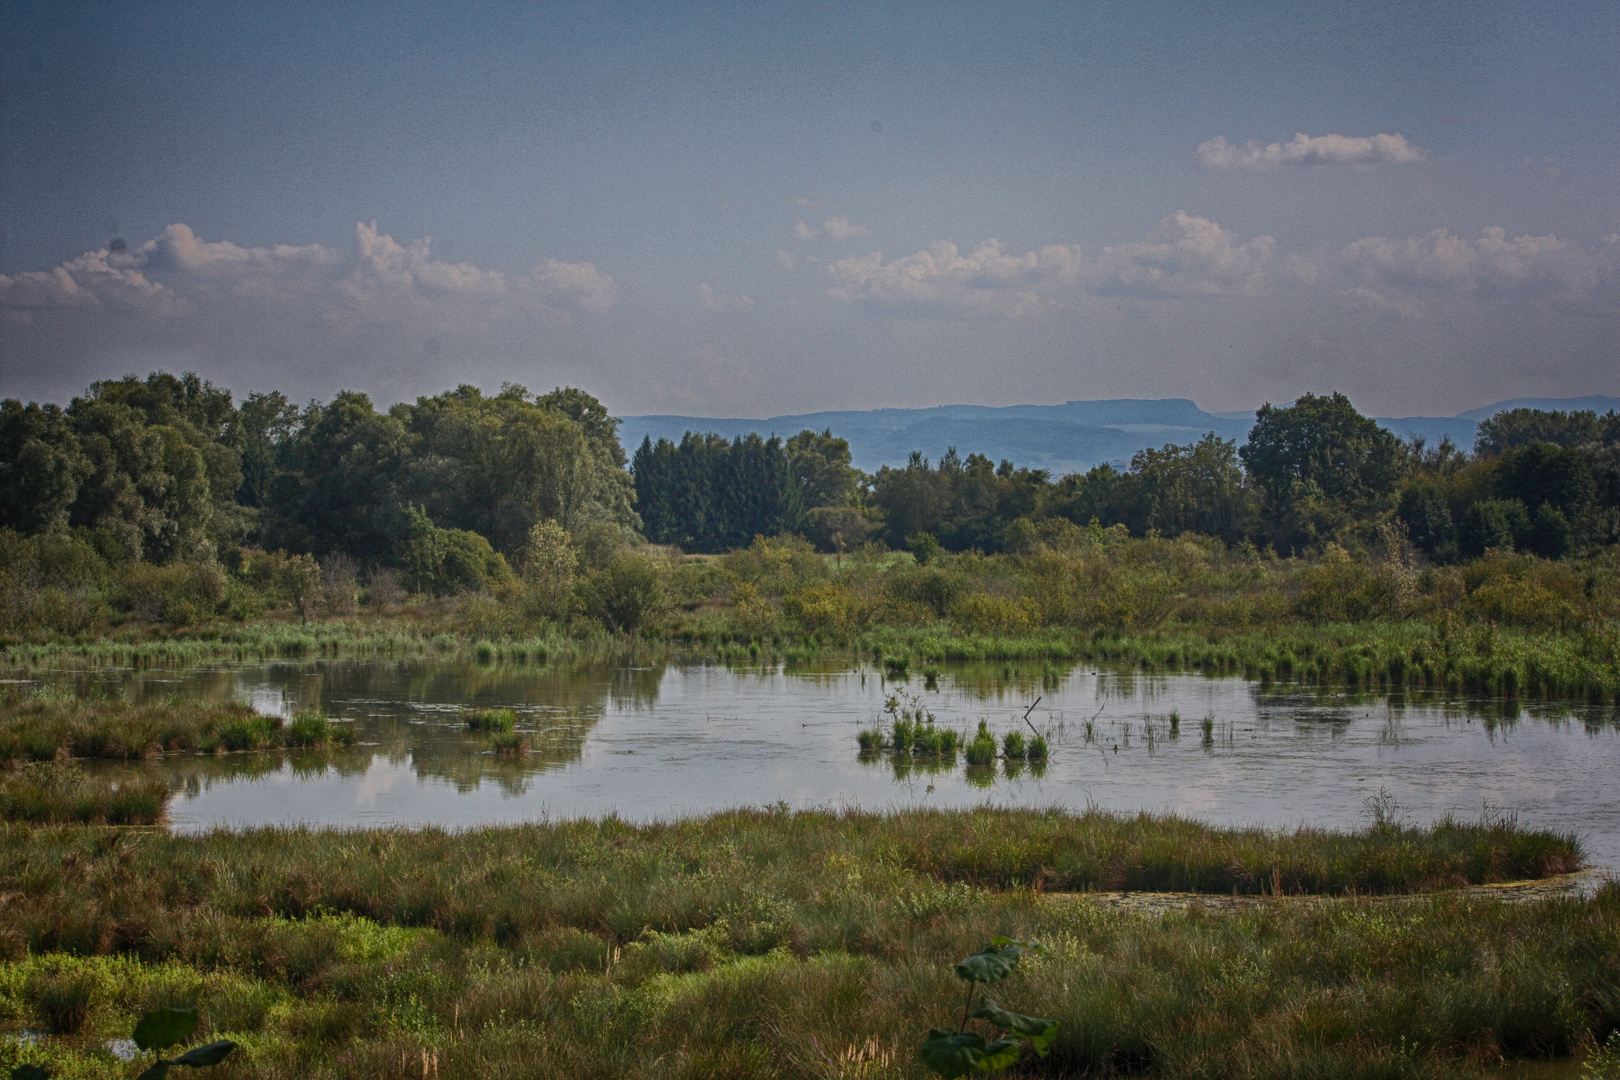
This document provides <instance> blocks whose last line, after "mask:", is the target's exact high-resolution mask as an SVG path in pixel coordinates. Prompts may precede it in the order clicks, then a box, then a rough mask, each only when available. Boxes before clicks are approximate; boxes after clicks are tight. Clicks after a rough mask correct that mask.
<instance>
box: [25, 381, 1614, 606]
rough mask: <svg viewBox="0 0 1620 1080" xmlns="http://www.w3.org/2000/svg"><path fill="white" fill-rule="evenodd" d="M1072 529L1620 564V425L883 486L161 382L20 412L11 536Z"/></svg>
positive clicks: (129, 547)
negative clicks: (1384, 529) (1374, 544)
mask: <svg viewBox="0 0 1620 1080" xmlns="http://www.w3.org/2000/svg"><path fill="white" fill-rule="evenodd" d="M1058 519H1063V520H1067V521H1069V522H1072V523H1074V524H1076V525H1081V526H1086V525H1089V524H1091V523H1093V522H1095V523H1097V524H1099V525H1100V526H1103V527H1110V526H1114V525H1122V526H1124V527H1125V528H1126V529H1127V530H1128V531H1129V532H1130V533H1132V534H1133V535H1138V536H1143V535H1148V534H1151V533H1157V534H1159V535H1165V536H1174V535H1180V534H1183V533H1196V534H1200V535H1205V536H1210V537H1214V538H1217V539H1219V540H1221V541H1223V542H1224V543H1226V544H1228V545H1241V544H1253V545H1255V546H1256V547H1267V546H1269V547H1271V548H1273V549H1275V550H1276V551H1277V552H1279V553H1280V554H1295V553H1302V552H1305V551H1309V550H1315V549H1320V548H1321V547H1323V546H1324V545H1325V544H1327V543H1330V542H1338V543H1341V544H1344V543H1354V542H1355V541H1356V540H1357V538H1358V537H1359V538H1360V539H1361V540H1363V541H1365V540H1366V539H1368V538H1369V537H1370V536H1371V533H1372V530H1373V529H1375V528H1376V527H1377V526H1379V525H1380V524H1384V523H1388V522H1391V521H1393V522H1396V523H1398V524H1399V525H1400V527H1402V528H1403V529H1404V530H1405V532H1406V535H1407V536H1408V538H1409V540H1410V542H1411V543H1412V545H1414V546H1415V547H1416V548H1417V549H1419V550H1421V551H1423V552H1424V553H1426V555H1427V556H1428V557H1430V558H1431V559H1434V560H1436V561H1441V562H1445V561H1457V560H1463V559H1467V558H1471V557H1474V556H1477V555H1479V554H1481V553H1483V552H1484V551H1486V550H1490V549H1501V548H1513V549H1517V550H1521V551H1528V552H1533V553H1535V554H1538V555H1542V556H1545V557H1550V558H1556V557H1560V556H1562V555H1565V554H1569V553H1571V552H1573V551H1575V550H1578V549H1581V548H1589V547H1592V546H1595V545H1603V544H1612V543H1615V542H1616V540H1617V539H1620V418H1617V417H1616V415H1615V414H1614V413H1612V412H1611V413H1609V414H1607V415H1602V416H1600V415H1597V414H1595V413H1592V412H1570V413H1563V412H1545V411H1540V410H1529V409H1515V410H1511V411H1508V412H1503V413H1499V414H1497V415H1496V416H1494V417H1492V418H1490V419H1489V420H1486V421H1485V422H1483V423H1482V424H1481V425H1480V427H1479V432H1478V437H1477V440H1476V442H1475V445H1474V447H1473V448H1472V450H1471V452H1470V451H1467V450H1464V449H1462V448H1459V447H1456V446H1454V445H1452V444H1451V443H1450V442H1442V443H1441V444H1440V445H1438V446H1432V447H1431V446H1428V445H1426V444H1424V443H1423V442H1422V441H1420V440H1412V441H1406V442H1403V441H1402V440H1401V439H1399V438H1398V437H1396V436H1395V435H1393V434H1391V433H1390V432H1388V431H1385V430H1383V429H1382V428H1381V427H1379V426H1378V425H1377V424H1376V423H1375V422H1374V421H1372V420H1371V419H1369V418H1367V417H1365V416H1362V415H1361V414H1360V413H1358V412H1357V411H1356V409H1355V408H1354V407H1353V406H1352V404H1351V403H1350V401H1349V400H1348V399H1347V398H1345V397H1344V396H1343V395H1342V394H1331V395H1325V396H1318V395H1313V394H1307V395H1305V396H1303V397H1301V398H1300V399H1298V400H1297V401H1296V402H1294V403H1293V404H1291V405H1281V406H1276V405H1267V406H1265V407H1263V408H1261V409H1260V410H1259V411H1258V413H1257V415H1256V424H1255V427H1254V429H1253V430H1252V432H1251V433H1250V435H1249V437H1248V439H1247V441H1246V442H1244V443H1243V444H1242V445H1238V444H1237V442H1236V441H1235V440H1228V439H1221V438H1218V437H1217V436H1215V435H1214V434H1210V435H1207V436H1205V437H1204V438H1203V439H1200V440H1198V441H1197V442H1194V443H1190V444H1187V445H1180V446H1177V445H1169V446H1164V447H1160V448H1154V449H1146V450H1143V451H1141V452H1139V453H1138V454H1137V455H1136V456H1135V457H1134V458H1133V459H1132V460H1131V462H1130V463H1129V465H1128V466H1127V467H1125V468H1123V469H1116V468H1114V467H1112V466H1109V465H1101V466H1098V467H1096V468H1093V469H1091V470H1090V471H1089V472H1086V473H1083V474H1074V475H1069V476H1064V477H1059V478H1054V477H1052V476H1051V475H1049V474H1048V473H1047V472H1045V471H1043V470H1039V469H1030V468H1023V467H1018V466H1015V465H1014V464H1013V463H1012V462H1010V461H1002V462H1000V463H993V462H991V461H990V460H989V459H988V458H986V457H984V456H983V455H980V454H976V453H969V454H968V455H966V456H965V457H963V456H961V455H959V454H958V453H957V451H956V450H954V449H952V450H951V451H949V452H948V453H947V454H945V455H944V456H943V457H942V458H940V459H939V460H938V461H937V462H932V461H929V460H928V459H927V458H925V457H923V456H922V455H921V454H913V455H912V456H911V458H910V460H909V461H908V462H907V463H906V464H904V465H902V466H897V467H896V466H885V467H883V468H880V469H879V470H877V471H876V472H875V473H873V474H866V473H862V472H860V471H859V470H857V469H855V468H853V466H852V465H851V457H850V451H849V444H848V443H847V442H846V441H845V440H843V439H840V438H838V437H836V436H834V435H833V434H832V433H831V432H830V431H823V432H820V433H817V432H813V431H803V432H799V433H797V434H794V435H792V436H790V437H787V438H785V439H784V438H779V437H776V436H771V437H768V438H763V437H761V436H758V435H747V436H740V437H738V438H735V439H732V440H729V441H728V440H726V439H723V438H721V437H719V436H716V435H712V434H703V433H696V432H689V433H687V435H686V436H685V437H684V438H683V439H682V440H681V441H680V442H679V443H674V442H671V441H669V440H659V441H658V442H653V441H651V440H647V441H644V442H643V443H642V444H641V446H640V447H639V448H637V450H636V451H635V454H634V457H633V459H627V457H626V455H625V452H624V449H623V448H622V447H621V445H620V443H619V439H618V422H617V421H616V420H615V419H613V418H612V417H610V416H609V415H608V414H607V410H606V409H605V408H604V407H603V406H602V404H601V403H600V402H599V401H597V400H596V399H595V398H594V397H592V396H591V395H589V394H587V393H585V392H583V391H581V390H577V389H569V388H564V389H557V390H554V391H552V392H550V393H546V394H532V393H530V392H529V391H528V390H527V389H525V388H524V387H521V386H514V385H506V386H503V387H502V389H501V390H500V392H499V393H496V394H493V395H486V394H485V393H483V392H482V391H481V390H479V389H478V388H476V387H472V386H461V387H458V388H456V389H454V390H451V391H447V392H445V393H442V394H438V395H434V396H430V397H421V398H418V399H417V400H416V401H415V402H411V403H400V404H397V405H394V406H392V407H390V408H388V409H386V410H383V411H379V410H377V409H376V408H375V407H374V406H373V404H372V402H371V401H370V399H369V398H368V397H367V396H366V395H364V394H360V393H355V392H343V393H339V394H337V395H336V396H335V397H333V398H332V399H331V400H330V401H326V402H320V401H312V402H310V403H308V404H307V405H304V406H298V405H295V404H294V403H292V402H291V401H289V400H288V399H287V398H286V397H285V396H284V395H282V394H280V393H277V392H269V393H255V394H250V395H248V396H247V397H246V398H245V399H243V400H242V401H241V402H240V404H238V403H236V402H235V400H234V399H233V397H232V395H231V394H230V392H229V391H227V390H225V389H222V388H219V387H215V386H214V385H212V384H211V383H210V382H208V381H207V380H204V379H201V378H199V377H197V376H196V375H183V376H178V377H177V376H173V375H169V374H165V373H162V372H159V373H154V374H152V375H150V376H148V377H147V378H145V379H139V378H136V377H135V376H126V377H124V378H122V379H117V380H107V381H102V382H96V383H93V384H92V385H91V386H90V387H89V388H88V389H87V390H86V391H85V393H84V394H82V395H80V396H78V397H75V398H73V399H72V401H70V402H69V403H68V404H67V405H66V406H65V407H60V406H57V405H54V404H38V403H27V404H24V403H23V402H21V401H17V400H10V399H8V400H6V401H4V402H0V530H6V531H7V532H8V534H9V535H10V536H12V537H14V538H27V537H56V538H68V539H71V540H72V542H73V544H75V545H78V546H77V547H76V548H75V549H74V550H79V551H80V552H81V554H80V555H78V556H74V557H73V558H76V559H81V560H82V559H84V558H93V559H98V560H101V561H103V562H105V563H107V564H109V565H110V564H121V563H144V564H151V565H154V566H163V565H168V564H171V563H173V562H175V561H177V560H191V561H196V562H203V563H210V562H216V561H217V562H219V563H222V564H223V565H225V566H226V567H227V568H229V569H232V570H236V571H238V572H245V571H243V570H242V566H243V564H242V560H243V559H248V560H249V561H251V560H252V559H253V558H256V557H258V556H256V555H255V553H258V552H274V551H281V552H286V553H288V556H289V557H295V556H300V555H307V556H313V557H315V558H316V559H319V560H321V561H322V562H323V563H324V562H328V561H330V560H331V559H333V558H335V557H339V556H341V557H342V558H343V559H346V560H348V561H349V562H350V563H351V564H353V565H354V566H356V567H359V568H361V569H386V570H390V571H393V572H395V573H396V574H398V575H400V576H401V579H402V583H403V585H404V586H405V587H407V588H410V589H412V590H415V591H427V592H457V591H466V590H475V591H476V590H478V589H480V588H487V587H489V586H490V585H491V584H492V583H494V582H497V581H499V580H500V579H502V578H503V577H504V576H507V575H509V574H511V573H512V564H514V563H517V564H521V563H522V562H523V561H524V559H525V552H526V551H528V550H530V549H531V547H532V544H533V542H534V541H535V535H536V533H535V530H536V529H537V527H540V526H542V525H545V526H548V527H551V528H554V529H560V530H561V531H562V533H564V534H566V535H567V537H568V538H569V543H570V544H572V545H574V547H576V548H578V549H580V550H582V551H583V550H589V549H592V548H593V547H595V548H612V547H614V546H619V545H623V544H626V543H633V542H639V541H640V540H641V539H643V538H644V539H646V540H649V541H652V542H654V543H657V544H664V545H670V546H673V547H678V548H680V549H681V550H683V551H689V552H725V551H730V550H733V549H736V548H740V547H746V546H747V545H748V544H749V543H750V542H751V541H752V540H753V538H754V537H755V536H760V535H764V536H774V535H779V534H788V533H792V534H798V535H801V536H804V537H806V538H808V539H810V540H811V541H813V542H814V543H815V544H816V545H817V546H818V547H819V548H820V549H821V550H823V551H827V552H834V551H846V550H851V549H854V548H858V547H860V546H862V545H864V544H868V543H873V542H876V543H880V544H884V545H887V546H888V547H890V548H908V549H911V550H912V551H914V552H915V553H917V554H918V556H919V558H922V559H926V558H928V557H929V555H930V553H932V552H934V551H941V550H942V551H968V550H978V551H982V552H986V553H993V552H998V551H1005V550H1014V549H1018V548H1021V547H1027V546H1028V545H1030V544H1031V543H1033V542H1035V541H1036V540H1038V537H1039V535H1040V534H1041V530H1042V528H1043V523H1044V522H1049V521H1055V520H1058ZM19 550H20V549H19ZM64 550H65V549H64ZM52 558H56V559H58V561H60V560H61V559H63V558H67V556H52ZM35 561H36V562H38V559H37V558H36V559H35ZM45 561H46V562H47V563H49V562H50V559H46V560H45ZM68 561H70V562H71V561H72V559H69V560H68ZM41 565H43V564H41ZM263 565H265V564H264V562H263V560H262V559H261V561H260V566H261V567H262V566H263ZM41 572H44V571H43V570H42V571H41Z"/></svg>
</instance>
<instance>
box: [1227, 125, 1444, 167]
mask: <svg viewBox="0 0 1620 1080" xmlns="http://www.w3.org/2000/svg"><path fill="white" fill-rule="evenodd" d="M1427 157H1428V155H1427V154H1426V153H1425V152H1424V151H1423V150H1422V149H1421V148H1419V147H1416V146H1413V145H1412V144H1411V143H1410V142H1408V141H1407V140H1406V136H1405V135H1400V134H1395V135H1382V134H1380V135H1373V136H1370V137H1361V136H1351V135H1316V136H1311V135H1306V134H1305V133H1304V132H1299V133H1297V134H1295V135H1294V137H1293V138H1292V139H1290V140H1289V141H1288V142H1285V143H1268V144H1266V145H1265V146H1261V145H1260V144H1259V143H1256V142H1253V141H1252V140H1251V141H1250V142H1247V143H1245V144H1244V145H1243V146H1241V147H1238V146H1233V145H1232V144H1231V143H1228V142H1227V141H1226V136H1224V135H1217V136H1215V137H1214V138H1213V139H1210V140H1209V141H1208V142H1203V143H1199V144H1198V164H1199V165H1201V166H1203V167H1204V168H1206V169H1249V170H1254V171H1260V170H1267V169H1280V168H1283V167H1284V166H1288V165H1359V166H1370V165H1404V164H1407V163H1409V162H1414V161H1423V160H1424V159H1425V158H1427Z"/></svg>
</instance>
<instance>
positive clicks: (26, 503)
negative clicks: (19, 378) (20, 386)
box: [0, 398, 90, 533]
mask: <svg viewBox="0 0 1620 1080" xmlns="http://www.w3.org/2000/svg"><path fill="white" fill-rule="evenodd" d="M89 473H90V462H89V460H88V459H87V458H86V457H85V456H84V453H83V452H82V451H81V449H80V447H79V439H78V436H77V435H76V434H75V433H74V431H73V425H72V423H71V421H70V420H69V418H68V417H67V415H66V414H64V413H63V412H62V410H61V409H60V408H58V407H57V406H55V405H37V404H34V403H33V402H30V403H29V404H27V405H24V404H23V403H22V402H20V401H17V400H15V399H13V398H7V399H6V400H5V401H3V402H0V527H3V528H8V529H16V530H17V531H18V532H21V533H39V532H47V531H50V530H52V529H60V528H63V527H65V526H66V525H67V521H68V510H69V508H70V507H72V505H73V502H74V500H75V499H76V498H77V497H78V494H79V484H80V483H81V482H83V480H84V479H85V477H86V476H88V475H89Z"/></svg>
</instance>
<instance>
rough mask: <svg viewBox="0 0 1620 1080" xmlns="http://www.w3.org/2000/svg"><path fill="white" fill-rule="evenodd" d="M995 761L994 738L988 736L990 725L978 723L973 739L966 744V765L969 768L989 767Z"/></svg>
mask: <svg viewBox="0 0 1620 1080" xmlns="http://www.w3.org/2000/svg"><path fill="white" fill-rule="evenodd" d="M995 760H996V737H995V736H994V735H992V734H990V723H989V721H987V720H980V721H979V728H978V730H977V731H975V732H974V733H973V738H971V739H969V740H968V744H967V763H968V766H969V767H970V768H971V767H973V766H975V765H977V766H981V767H982V766H985V765H991V764H993V763H994V762H995Z"/></svg>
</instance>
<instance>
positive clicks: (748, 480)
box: [631, 431, 805, 553]
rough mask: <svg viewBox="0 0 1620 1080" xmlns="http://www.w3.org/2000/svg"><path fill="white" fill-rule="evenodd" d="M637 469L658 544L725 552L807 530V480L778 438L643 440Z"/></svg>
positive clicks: (639, 495)
mask: <svg viewBox="0 0 1620 1080" xmlns="http://www.w3.org/2000/svg"><path fill="white" fill-rule="evenodd" d="M801 456H802V455H801ZM631 469H632V471H633V472H634V474H635V486H636V504H637V508H638V510H639V512H640V515H641V520H642V526H643V528H644V530H645V532H646V535H647V539H649V540H651V541H653V542H654V543H658V544H673V545H675V546H677V547H679V548H681V549H682V550H683V551H693V552H711V553H712V552H722V551H730V550H732V549H733V548H740V547H747V546H748V545H749V543H751V542H752V541H753V539H754V537H756V536H775V535H777V534H778V533H783V532H795V531H797V530H798V529H800V528H801V527H802V526H803V522H804V509H805V508H804V504H803V502H802V501H801V495H800V491H799V478H797V477H795V474H794V471H793V467H792V465H791V464H790V462H789V458H788V453H787V451H786V449H785V448H784V447H783V445H782V440H780V439H778V438H776V437H774V436H773V437H771V438H770V439H761V438H760V437H759V436H758V435H756V434H749V435H739V436H738V437H737V438H736V439H734V440H733V441H731V442H729V443H728V442H726V440H725V439H723V438H721V437H720V436H718V435H698V434H695V433H693V432H690V431H689V432H687V433H686V435H685V436H684V437H683V438H682V439H681V442H680V445H679V446H677V445H675V444H674V443H671V442H670V441H669V440H668V439H659V440H658V442H657V443H656V444H654V443H653V442H652V441H651V440H650V439H648V440H643V441H642V444H641V447H640V449H638V450H637V451H636V453H635V457H634V459H633V460H632V462H631Z"/></svg>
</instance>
